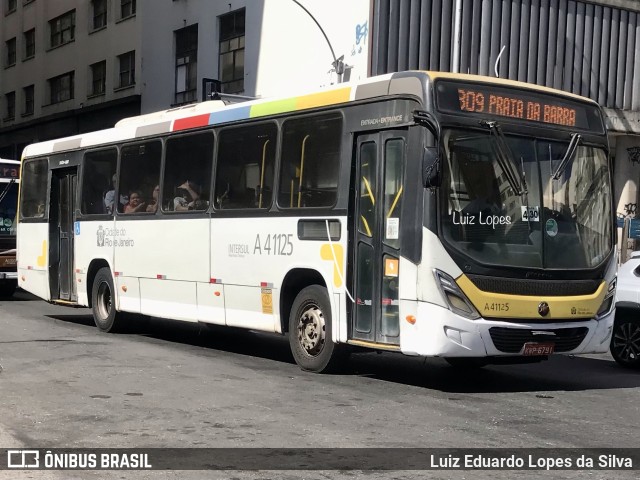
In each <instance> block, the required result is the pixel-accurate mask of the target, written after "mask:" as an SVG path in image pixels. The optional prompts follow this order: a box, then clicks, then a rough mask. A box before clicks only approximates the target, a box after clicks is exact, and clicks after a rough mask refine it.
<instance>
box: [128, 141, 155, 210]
mask: <svg viewBox="0 0 640 480" xmlns="http://www.w3.org/2000/svg"><path fill="white" fill-rule="evenodd" d="M121 152H122V153H121V159H120V182H119V184H118V190H119V192H120V195H123V194H124V195H131V194H132V193H133V192H135V193H137V196H138V199H137V200H136V201H135V203H136V204H135V205H134V204H133V203H134V202H131V199H130V198H129V199H128V202H127V203H126V204H125V205H122V203H121V202H119V203H118V212H119V213H148V212H147V206H148V205H150V204H152V203H153V190H154V188H155V186H156V185H158V184H159V180H160V159H161V157H162V143H161V142H160V141H158V140H152V141H149V142H146V143H138V144H135V145H127V146H125V147H122V150H121ZM140 205H144V206H140Z"/></svg>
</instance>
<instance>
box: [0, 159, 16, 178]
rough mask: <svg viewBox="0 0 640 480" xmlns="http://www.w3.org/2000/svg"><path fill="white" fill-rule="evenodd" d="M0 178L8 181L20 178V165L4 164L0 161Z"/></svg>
mask: <svg viewBox="0 0 640 480" xmlns="http://www.w3.org/2000/svg"><path fill="white" fill-rule="evenodd" d="M0 178H2V179H9V180H11V179H12V178H15V179H16V180H17V179H18V178H20V165H17V164H13V163H4V162H1V161H0Z"/></svg>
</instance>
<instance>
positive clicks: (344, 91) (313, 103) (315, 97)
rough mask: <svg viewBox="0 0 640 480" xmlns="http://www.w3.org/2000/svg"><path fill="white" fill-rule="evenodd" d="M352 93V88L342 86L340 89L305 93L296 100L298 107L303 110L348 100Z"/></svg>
mask: <svg viewBox="0 0 640 480" xmlns="http://www.w3.org/2000/svg"><path fill="white" fill-rule="evenodd" d="M350 94H351V88H340V89H338V90H330V91H328V92H321V93H314V94H312V95H305V96H304V97H298V99H297V101H296V109H297V110H301V109H305V108H315V107H323V106H324V105H334V104H336V103H344V102H348V101H349V95H350Z"/></svg>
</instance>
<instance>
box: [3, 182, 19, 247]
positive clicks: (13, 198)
mask: <svg viewBox="0 0 640 480" xmlns="http://www.w3.org/2000/svg"><path fill="white" fill-rule="evenodd" d="M3 194H4V195H3ZM17 205H18V183H17V182H12V183H0V235H12V236H15V234H16V210H17Z"/></svg>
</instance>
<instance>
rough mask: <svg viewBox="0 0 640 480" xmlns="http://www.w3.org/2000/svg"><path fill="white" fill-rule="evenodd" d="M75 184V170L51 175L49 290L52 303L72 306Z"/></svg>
mask: <svg viewBox="0 0 640 480" xmlns="http://www.w3.org/2000/svg"><path fill="white" fill-rule="evenodd" d="M63 161H64V160H63ZM77 184H78V169H77V167H72V168H64V169H53V170H52V171H51V199H50V202H51V206H50V210H49V288H50V290H51V299H52V300H64V301H68V302H73V301H76V299H77V293H76V278H75V267H74V222H75V206H76V198H77Z"/></svg>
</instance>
